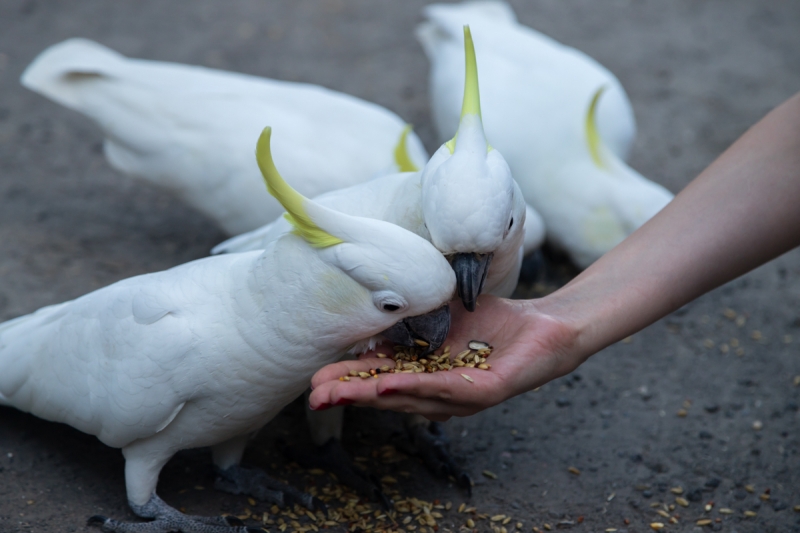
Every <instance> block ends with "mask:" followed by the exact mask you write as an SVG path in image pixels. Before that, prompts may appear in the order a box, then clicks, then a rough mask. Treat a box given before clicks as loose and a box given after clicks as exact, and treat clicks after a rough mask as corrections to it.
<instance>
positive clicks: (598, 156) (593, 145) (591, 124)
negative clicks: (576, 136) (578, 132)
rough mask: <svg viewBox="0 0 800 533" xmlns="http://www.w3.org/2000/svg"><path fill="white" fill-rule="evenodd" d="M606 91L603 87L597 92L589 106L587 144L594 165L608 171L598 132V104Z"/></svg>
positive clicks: (587, 113)
mask: <svg viewBox="0 0 800 533" xmlns="http://www.w3.org/2000/svg"><path fill="white" fill-rule="evenodd" d="M605 90H606V86H605V85H603V86H602V87H600V88H599V89H597V91H595V93H594V96H592V103H590V104H589V110H588V111H587V112H586V142H587V143H588V144H589V154H590V155H591V156H592V161H594V164H595V165H597V167H598V168H601V169H603V170H607V169H608V165H607V164H606V161H605V160H604V159H603V150H602V149H603V140H602V139H601V138H600V132H598V131H597V103H598V102H599V101H600V96H602V94H603V91H605Z"/></svg>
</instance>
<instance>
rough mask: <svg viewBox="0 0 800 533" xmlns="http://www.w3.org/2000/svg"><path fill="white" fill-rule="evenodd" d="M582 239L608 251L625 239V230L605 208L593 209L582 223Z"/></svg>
mask: <svg viewBox="0 0 800 533" xmlns="http://www.w3.org/2000/svg"><path fill="white" fill-rule="evenodd" d="M583 238H584V240H585V241H586V242H588V243H590V244H591V245H592V246H596V247H598V248H601V249H604V250H608V249H610V248H612V247H613V246H616V245H617V244H619V243H620V242H621V241H622V239H624V238H625V230H624V228H623V227H622V225H621V224H620V223H619V221H618V220H617V217H615V216H614V213H613V212H612V211H611V210H610V209H609V208H607V207H595V208H594V209H592V211H591V212H590V213H589V216H587V217H586V219H585V220H584V222H583Z"/></svg>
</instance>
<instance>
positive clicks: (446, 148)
mask: <svg viewBox="0 0 800 533" xmlns="http://www.w3.org/2000/svg"><path fill="white" fill-rule="evenodd" d="M462 31H463V35H464V44H463V47H464V48H463V50H464V57H465V60H462V58H461V57H459V58H458V61H457V63H458V66H459V67H460V68H462V69H464V70H465V71H466V75H465V77H464V80H465V82H464V85H463V99H459V100H461V102H462V107H461V115H460V120H459V123H458V129H457V130H456V129H455V128H454V129H453V131H455V132H456V133H455V136H454V137H453V138H452V139H451V140H450V141H448V142H447V143H445V144H443V145H442V146H441V147H440V148H439V149H438V150H437V151H436V153H435V154H434V155H433V157H432V158H431V160H430V161H429V162H428V164H427V165H425V168H424V169H423V170H422V171H421V172H415V173H403V174H396V175H391V176H383V177H380V178H376V179H374V180H372V181H369V182H367V183H363V184H360V185H355V186H353V187H350V188H348V189H342V190H339V191H333V192H330V193H327V194H325V195H322V196H319V197H317V198H315V202H318V203H320V204H322V205H325V206H327V207H330V208H332V209H336V210H337V211H342V212H345V213H348V214H352V215H358V216H364V217H369V218H375V219H379V220H384V221H388V222H392V223H394V224H397V225H399V226H402V227H404V228H406V229H408V230H410V231H412V232H414V233H416V234H417V235H420V236H422V237H424V238H425V239H427V240H430V241H431V242H432V243H433V244H434V246H436V248H437V249H438V250H439V251H440V252H442V253H443V254H444V255H445V256H446V257H448V258H449V259H450V261H451V264H452V266H453V269H454V270H455V272H456V279H457V282H458V290H459V295H460V297H461V300H462V302H463V303H464V305H465V306H466V308H467V309H469V310H470V311H472V310H474V309H475V306H476V305H477V302H478V295H479V294H480V293H481V292H488V293H490V294H494V295H497V296H502V297H508V296H510V295H511V293H512V292H513V291H514V288H515V287H516V285H517V278H518V277H519V270H520V265H521V262H522V251H523V248H522V247H523V240H525V241H528V244H529V245H531V246H532V247H533V248H538V246H539V245H540V244H541V243H542V241H543V239H544V227H543V225H542V222H541V218H540V217H539V216H538V214H536V212H535V211H533V210H532V209H530V208H527V206H526V204H525V202H524V200H523V198H522V193H521V191H520V189H519V186H518V185H517V184H516V182H515V181H514V180H513V178H512V176H511V172H510V171H509V168H508V165H507V164H506V162H505V160H504V159H503V156H502V155H501V153H500V151H498V150H495V149H494V148H492V146H490V145H489V143H488V142H487V138H486V135H484V132H483V126H482V121H483V119H482V117H481V98H480V93H479V87H478V68H477V62H476V60H475V49H474V46H473V42H472V37H471V34H470V32H469V28H464V29H463V30H462ZM454 61H456V60H455V59H454ZM462 65H466V66H465V67H464V66H462ZM459 96H461V95H459ZM451 133H452V132H451ZM526 212H527V214H526ZM291 229H292V226H291V224H290V223H289V222H288V221H287V220H284V219H278V220H276V221H275V222H273V223H272V224H270V225H268V226H265V227H263V228H261V229H259V230H256V231H253V232H250V233H247V234H244V235H240V236H238V237H234V238H233V239H230V240H228V241H226V242H224V243H222V244H220V245H219V246H217V247H216V248H215V249H214V251H215V252H216V253H222V252H243V251H247V250H258V249H263V248H264V247H266V246H269V243H271V242H273V241H274V240H275V239H279V238H281V236H282V235H285V234H286V232H288V231H291ZM307 415H308V417H309V421H310V430H311V434H312V438H313V440H314V442H315V443H316V444H317V445H318V446H319V454H318V456H316V457H314V458H312V459H311V460H312V461H313V464H315V465H318V466H324V467H327V468H329V469H331V470H334V472H335V473H336V475H337V476H338V477H339V479H340V480H342V481H343V482H346V483H347V484H349V485H351V486H354V487H355V488H357V489H359V491H360V492H361V493H362V494H369V495H371V496H372V497H374V498H375V497H377V498H380V497H381V496H380V494H379V489H378V487H376V486H374V485H373V484H372V483H371V482H369V481H367V480H364V479H360V478H359V476H358V475H356V474H354V472H353V471H352V469H350V468H349V467H348V461H347V455H346V454H345V453H343V451H342V450H341V447H340V443H341V434H342V410H341V409H330V410H327V411H323V412H313V413H311V412H308V413H307ZM406 426H407V428H408V429H409V432H410V433H411V438H412V440H413V441H415V442H416V443H417V445H418V448H424V449H421V450H419V451H420V455H422V456H423V457H424V458H426V459H429V458H431V459H433V460H431V461H428V463H429V466H431V467H432V468H435V469H436V470H437V473H441V474H446V475H452V476H454V477H456V478H457V479H458V481H459V483H460V484H461V485H462V486H464V487H465V488H467V489H468V490H469V487H470V480H469V477H468V476H467V475H466V474H465V473H464V472H463V471H462V469H461V467H459V466H458V465H457V464H456V463H455V462H454V461H453V460H452V457H451V456H450V454H449V452H447V450H446V449H444V448H443V446H442V444H441V443H442V441H443V440H444V439H445V437H444V433H443V431H442V430H441V429H440V428H439V427H438V426H437V425H431V424H430V423H429V422H428V421H427V420H426V419H424V418H422V417H420V416H411V417H407V418H406ZM432 463H435V466H434V465H432Z"/></svg>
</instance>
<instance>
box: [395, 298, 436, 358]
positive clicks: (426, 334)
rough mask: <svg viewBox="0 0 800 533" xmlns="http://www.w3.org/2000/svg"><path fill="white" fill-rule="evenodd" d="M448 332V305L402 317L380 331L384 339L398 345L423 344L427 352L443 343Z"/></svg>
mask: <svg viewBox="0 0 800 533" xmlns="http://www.w3.org/2000/svg"><path fill="white" fill-rule="evenodd" d="M449 332H450V306H449V305H445V306H444V307H440V308H439V309H437V310H435V311H431V312H430V313H426V314H424V315H419V316H410V317H408V318H404V319H403V320H401V321H400V322H398V323H397V324H395V325H394V326H392V327H390V328H389V329H387V330H386V331H384V332H382V333H381V335H383V336H384V337H385V338H386V340H388V341H389V342H393V343H394V344H399V345H400V346H424V347H425V354H423V355H426V354H429V353H431V352H433V351H434V350H436V349H437V348H439V347H440V346H441V345H442V344H444V340H445V339H446V338H447V334H448V333H449Z"/></svg>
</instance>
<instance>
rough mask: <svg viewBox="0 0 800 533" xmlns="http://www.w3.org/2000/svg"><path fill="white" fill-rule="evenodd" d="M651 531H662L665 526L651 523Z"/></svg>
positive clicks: (659, 523)
mask: <svg viewBox="0 0 800 533" xmlns="http://www.w3.org/2000/svg"><path fill="white" fill-rule="evenodd" d="M650 529H652V530H653V531H661V530H662V529H664V524H662V523H661V522H651V523H650Z"/></svg>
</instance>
